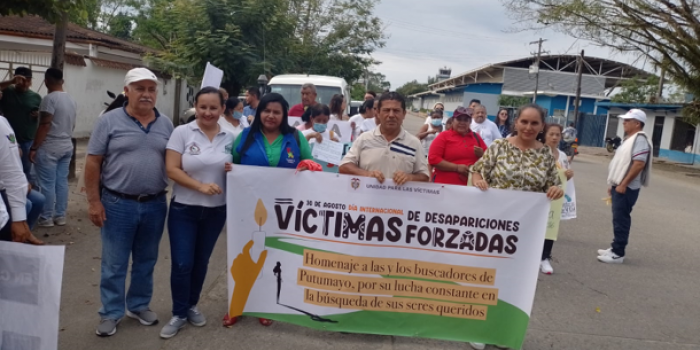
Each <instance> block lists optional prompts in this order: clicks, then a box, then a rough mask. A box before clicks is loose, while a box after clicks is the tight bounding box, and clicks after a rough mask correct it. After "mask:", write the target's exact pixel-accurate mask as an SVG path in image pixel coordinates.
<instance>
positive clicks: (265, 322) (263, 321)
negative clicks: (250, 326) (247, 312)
mask: <svg viewBox="0 0 700 350" xmlns="http://www.w3.org/2000/svg"><path fill="white" fill-rule="evenodd" d="M258 321H259V322H260V324H261V325H263V326H265V327H270V326H271V325H272V320H268V319H266V318H259V319H258Z"/></svg>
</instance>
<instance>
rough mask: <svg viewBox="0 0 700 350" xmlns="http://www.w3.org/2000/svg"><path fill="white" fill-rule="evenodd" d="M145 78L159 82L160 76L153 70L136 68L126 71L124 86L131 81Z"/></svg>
mask: <svg viewBox="0 0 700 350" xmlns="http://www.w3.org/2000/svg"><path fill="white" fill-rule="evenodd" d="M144 80H150V81H152V82H154V83H156V84H158V77H156V75H155V74H153V72H151V71H150V70H148V69H146V68H134V69H132V70H130V71H128V72H126V76H125V77H124V86H129V84H131V83H135V82H137V81H144Z"/></svg>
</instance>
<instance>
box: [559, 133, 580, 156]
mask: <svg viewBox="0 0 700 350" xmlns="http://www.w3.org/2000/svg"><path fill="white" fill-rule="evenodd" d="M562 143H563V144H564V145H563V147H562V149H561V150H562V151H563V152H564V153H565V154H566V155H567V156H568V157H569V159H570V160H572V161H573V160H574V156H576V155H578V137H577V138H575V139H574V140H573V141H570V142H567V141H562Z"/></svg>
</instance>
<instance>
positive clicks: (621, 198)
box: [610, 187, 639, 256]
mask: <svg viewBox="0 0 700 350" xmlns="http://www.w3.org/2000/svg"><path fill="white" fill-rule="evenodd" d="M610 193H611V196H612V213H613V233H614V234H615V238H614V239H613V242H612V244H611V247H612V251H613V253H615V254H617V255H619V256H625V248H626V247H627V242H628V241H629V237H630V226H632V216H631V214H632V207H634V204H635V203H637V198H639V189H636V190H632V189H630V188H627V191H625V194H619V193H617V192H616V191H615V187H613V188H612V191H611V192H610Z"/></svg>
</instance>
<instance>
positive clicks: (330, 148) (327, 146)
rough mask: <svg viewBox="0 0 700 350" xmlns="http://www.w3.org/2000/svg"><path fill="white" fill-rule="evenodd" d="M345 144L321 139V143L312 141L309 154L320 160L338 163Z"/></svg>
mask: <svg viewBox="0 0 700 350" xmlns="http://www.w3.org/2000/svg"><path fill="white" fill-rule="evenodd" d="M344 150H345V145H344V144H342V143H340V142H335V141H331V140H323V142H321V143H318V142H316V143H314V144H313V149H312V150H311V155H312V156H313V157H314V159H318V160H322V161H324V162H327V163H331V164H340V162H341V161H342V160H343V151H344Z"/></svg>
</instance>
